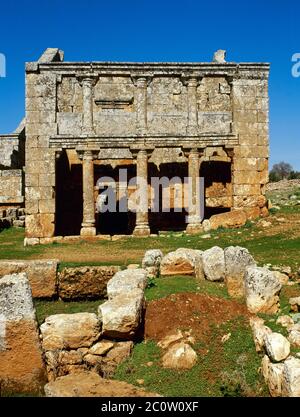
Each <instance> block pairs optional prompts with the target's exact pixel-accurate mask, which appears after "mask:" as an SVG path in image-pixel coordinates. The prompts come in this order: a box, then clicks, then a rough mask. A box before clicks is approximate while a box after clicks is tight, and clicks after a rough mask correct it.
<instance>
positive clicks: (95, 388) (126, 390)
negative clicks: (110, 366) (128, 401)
mask: <svg viewBox="0 0 300 417" xmlns="http://www.w3.org/2000/svg"><path fill="white" fill-rule="evenodd" d="M45 394H46V397H152V396H154V397H157V396H158V395H157V394H154V393H151V392H146V391H144V390H143V389H141V388H136V387H135V386H133V385H130V384H127V383H126V382H122V381H115V380H109V379H104V378H101V377H100V376H99V375H97V374H96V373H95V372H79V373H77V374H70V375H67V376H62V377H60V378H57V379H56V381H52V382H49V383H48V384H46V385H45Z"/></svg>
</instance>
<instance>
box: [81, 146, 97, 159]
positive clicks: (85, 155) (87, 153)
mask: <svg viewBox="0 0 300 417" xmlns="http://www.w3.org/2000/svg"><path fill="white" fill-rule="evenodd" d="M99 151H100V150H99V149H96V148H76V152H77V155H78V158H79V159H80V160H81V161H84V160H88V159H89V160H94V159H97V158H98V155H99Z"/></svg>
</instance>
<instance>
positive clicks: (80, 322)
mask: <svg viewBox="0 0 300 417" xmlns="http://www.w3.org/2000/svg"><path fill="white" fill-rule="evenodd" d="M40 331H41V337H42V346H43V349H44V350H55V349H77V348H80V347H90V346H92V344H93V343H94V342H96V341H97V340H98V339H99V336H100V321H99V319H98V317H97V315H96V314H94V313H74V314H55V315H53V316H49V317H47V318H46V320H45V322H44V323H43V324H42V325H41V326H40Z"/></svg>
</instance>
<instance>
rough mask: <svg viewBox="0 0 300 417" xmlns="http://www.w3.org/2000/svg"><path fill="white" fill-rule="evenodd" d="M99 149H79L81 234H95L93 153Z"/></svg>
mask: <svg viewBox="0 0 300 417" xmlns="http://www.w3.org/2000/svg"><path fill="white" fill-rule="evenodd" d="M98 152H99V151H94V150H89V149H86V150H84V151H80V153H79V155H80V159H82V189H83V219H82V223H81V230H80V235H81V236H95V235H96V227H95V200H94V163H93V160H94V158H95V153H98Z"/></svg>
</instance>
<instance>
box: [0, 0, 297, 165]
mask: <svg viewBox="0 0 300 417" xmlns="http://www.w3.org/2000/svg"><path fill="white" fill-rule="evenodd" d="M299 18H300V2H299V0H286V1H282V0H251V1H249V0H245V1H232V0H227V1H221V0H212V1H207V0H205V1H201V0H199V1H197V0H184V1H178V0H165V1H164V0H106V1H102V0H98V1H96V0H85V1H82V0H80V1H79V0H72V1H71V0H64V1H58V0H40V1H33V0H32V1H30V0H27V1H25V0H24V1H21V0H18V1H16V0H11V1H10V2H9V1H8V2H7V1H5V2H2V3H1V9H0V52H1V53H4V54H5V55H6V59H7V77H6V78H0V132H1V133H8V132H11V131H12V130H14V129H15V128H16V126H17V125H18V122H19V121H20V120H21V119H22V117H23V115H24V63H25V62H26V61H35V60H36V59H37V58H38V57H39V56H40V55H41V53H42V52H43V51H44V49H45V48H47V47H59V48H61V49H63V50H64V51H65V60H66V61H73V60H75V61H91V60H96V61H102V60H103V61H105V60H110V61H114V60H115V61H195V62H197V61H211V59H212V54H213V52H214V51H215V50H217V49H226V50H227V59H228V61H235V62H239V61H241V62H251V61H255V62H270V63H271V76H270V128H271V129H270V138H271V165H272V164H273V163H275V162H278V161H280V160H285V161H287V162H289V163H291V164H292V165H293V166H294V168H295V169H298V170H300V134H299V107H300V77H299V78H293V77H292V75H291V67H292V62H291V57H292V55H293V54H294V53H296V52H299V53H300V34H299ZM296 23H297V27H296Z"/></svg>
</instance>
